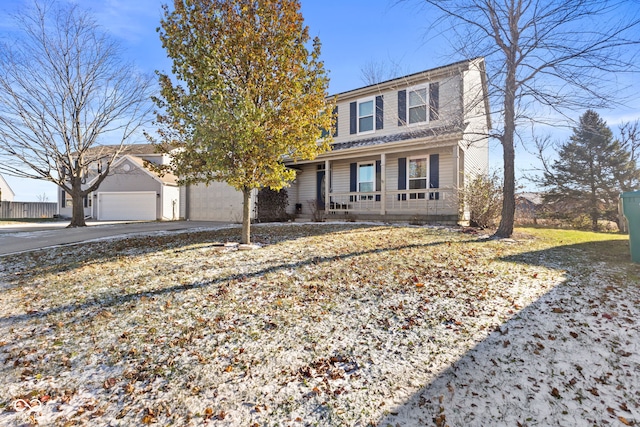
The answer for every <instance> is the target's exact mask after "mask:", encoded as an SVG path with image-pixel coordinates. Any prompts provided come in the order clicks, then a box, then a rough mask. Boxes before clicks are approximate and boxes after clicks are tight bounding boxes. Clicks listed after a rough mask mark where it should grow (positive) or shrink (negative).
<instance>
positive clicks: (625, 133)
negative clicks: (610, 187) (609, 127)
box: [618, 120, 640, 191]
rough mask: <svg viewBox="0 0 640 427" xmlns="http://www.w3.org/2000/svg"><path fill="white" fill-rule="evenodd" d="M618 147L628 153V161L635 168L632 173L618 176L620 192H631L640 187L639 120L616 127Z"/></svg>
mask: <svg viewBox="0 0 640 427" xmlns="http://www.w3.org/2000/svg"><path fill="white" fill-rule="evenodd" d="M618 130H619V131H620V145H621V146H622V149H624V150H625V151H627V152H628V153H629V160H630V161H631V162H632V163H633V166H634V168H635V171H634V173H631V174H624V175H622V176H620V188H621V189H622V191H632V190H634V189H637V188H638V186H639V185H640V120H636V121H635V122H625V123H623V124H621V125H620V126H619V127H618Z"/></svg>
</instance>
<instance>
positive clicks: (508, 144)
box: [494, 48, 517, 238]
mask: <svg viewBox="0 0 640 427" xmlns="http://www.w3.org/2000/svg"><path fill="white" fill-rule="evenodd" d="M515 57H516V50H515V48H512V50H511V51H510V52H509V54H508V56H507V76H506V82H505V94H504V133H503V135H502V140H501V142H502V153H503V164H504V181H503V183H502V215H501V217H500V225H498V229H497V230H496V233H495V234H494V236H495V237H499V238H504V237H511V235H512V234H513V222H514V219H515V212H516V178H515V157H516V156H515V148H514V143H513V140H514V136H515V131H516V123H515V120H516V114H515V111H516V88H517V83H516V60H515Z"/></svg>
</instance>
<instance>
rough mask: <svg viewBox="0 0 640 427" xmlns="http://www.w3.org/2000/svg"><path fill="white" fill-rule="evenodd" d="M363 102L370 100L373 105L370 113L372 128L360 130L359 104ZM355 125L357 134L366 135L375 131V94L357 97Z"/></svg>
mask: <svg viewBox="0 0 640 427" xmlns="http://www.w3.org/2000/svg"><path fill="white" fill-rule="evenodd" d="M365 102H371V104H372V105H373V113H372V119H373V120H372V122H373V129H372V130H366V131H364V132H360V104H364V103H365ZM363 117H369V116H363ZM356 126H357V127H358V135H368V134H371V133H374V132H375V131H376V97H375V96H370V97H367V98H362V99H358V102H357V103H356Z"/></svg>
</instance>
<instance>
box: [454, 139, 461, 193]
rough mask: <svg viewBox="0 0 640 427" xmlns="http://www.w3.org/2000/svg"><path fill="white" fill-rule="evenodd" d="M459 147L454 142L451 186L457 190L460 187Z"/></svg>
mask: <svg viewBox="0 0 640 427" xmlns="http://www.w3.org/2000/svg"><path fill="white" fill-rule="evenodd" d="M459 158H460V147H459V146H458V144H457V143H456V145H454V146H453V186H454V187H455V190H458V189H459V187H460V170H459V169H460V160H459Z"/></svg>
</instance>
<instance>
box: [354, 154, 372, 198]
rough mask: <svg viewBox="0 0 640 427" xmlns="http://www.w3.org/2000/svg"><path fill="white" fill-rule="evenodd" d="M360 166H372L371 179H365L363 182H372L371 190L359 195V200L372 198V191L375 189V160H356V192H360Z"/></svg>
mask: <svg viewBox="0 0 640 427" xmlns="http://www.w3.org/2000/svg"><path fill="white" fill-rule="evenodd" d="M360 166H371V167H372V168H373V181H365V182H371V183H372V184H373V191H372V192H371V193H369V192H366V194H367V195H365V196H363V195H360V200H373V193H375V191H376V162H375V160H369V161H366V162H358V179H357V186H356V190H357V191H358V193H360V192H361V191H360V182H361V181H360Z"/></svg>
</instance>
